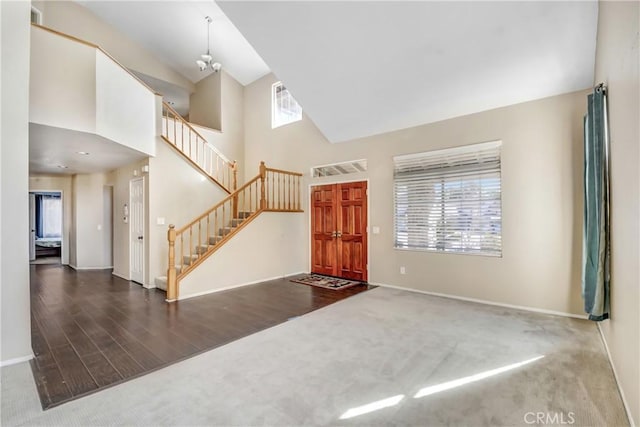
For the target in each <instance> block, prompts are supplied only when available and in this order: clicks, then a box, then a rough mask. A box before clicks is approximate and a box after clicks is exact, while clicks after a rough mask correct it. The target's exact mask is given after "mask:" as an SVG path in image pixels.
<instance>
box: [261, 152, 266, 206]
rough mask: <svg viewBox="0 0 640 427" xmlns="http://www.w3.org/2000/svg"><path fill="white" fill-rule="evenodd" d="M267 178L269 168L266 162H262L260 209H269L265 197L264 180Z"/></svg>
mask: <svg viewBox="0 0 640 427" xmlns="http://www.w3.org/2000/svg"><path fill="white" fill-rule="evenodd" d="M266 177H267V167H266V166H265V165H264V162H260V209H266V208H267V199H266V197H265V194H266V191H265V187H264V180H265V178H266Z"/></svg>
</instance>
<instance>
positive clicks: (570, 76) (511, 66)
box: [218, 1, 598, 142]
mask: <svg viewBox="0 0 640 427" xmlns="http://www.w3.org/2000/svg"><path fill="white" fill-rule="evenodd" d="M218 4H219V5H220V8H221V9H222V10H223V11H224V13H225V14H226V15H227V16H228V17H229V19H230V20H231V22H233V24H234V25H235V26H236V27H237V28H238V29H239V30H240V32H241V33H242V34H243V35H244V37H246V39H247V40H248V41H249V43H251V45H252V46H253V47H254V48H255V50H256V51H257V52H258V54H259V55H260V56H261V57H262V58H263V59H264V60H265V62H266V63H267V64H268V66H269V68H271V70H272V71H273V72H274V73H275V74H276V75H277V76H278V78H279V79H281V80H282V81H283V82H284V84H285V86H287V87H288V89H289V90H290V92H291V93H292V94H293V96H294V97H295V98H296V99H297V100H298V102H299V103H300V104H301V105H302V107H303V109H304V111H305V112H306V113H307V114H308V115H309V117H310V118H311V119H312V120H313V121H314V122H315V124H316V125H317V126H318V128H319V129H320V130H321V131H322V132H323V133H324V135H325V136H326V137H327V138H328V139H329V140H330V141H331V142H340V141H346V140H351V139H353V138H358V137H364V136H368V135H373V134H378V133H382V132H388V131H391V130H396V129H401V128H406V127H411V126H415V125H419V124H423V123H429V122H434V121H439V120H443V119H447V118H451V117H455V116H461V115H465V114H470V113H474V112H478V111H483V110H487V109H492V108H497V107H502V106H506V105H511V104H516V103H520V102H525V101H529V100H533V99H539V98H544V97H548V96H552V95H557V94H561V93H567V92H572V91H576V90H580V89H585V88H587V87H589V86H590V85H592V84H593V73H594V61H595V46H596V29H597V14H598V6H597V2H595V1H580V2H554V1H538V2H499V1H497V2H493V1H492V2H484V1H473V2H455V1H446V2H445V1H443V2H433V1H424V2H359V1H354V2H348V1H347V2H308V1H300V2H273V1H264V2H263V1H256V2H245V1H242V2H235V1H219V2H218ZM531 119H532V120H535V117H532V118H531Z"/></svg>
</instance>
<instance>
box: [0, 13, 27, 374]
mask: <svg viewBox="0 0 640 427" xmlns="http://www.w3.org/2000/svg"><path fill="white" fill-rule="evenodd" d="M29 14H30V7H29V2H7V1H3V2H0V23H1V25H0V39H1V52H2V61H1V66H0V90H1V91H2V95H1V97H2V101H1V102H2V103H1V108H0V111H1V112H0V120H1V126H0V128H1V130H0V143H1V146H0V234H1V236H2V238H1V239H0V324H1V326H0V335H1V338H0V365H2V364H9V363H14V362H17V361H20V360H26V359H28V358H31V357H32V355H33V353H32V350H31V327H30V325H31V324H30V304H29V239H28V235H29V234H28V233H29V182H28V176H29V41H30V31H29Z"/></svg>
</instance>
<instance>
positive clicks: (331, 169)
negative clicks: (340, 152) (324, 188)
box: [311, 159, 367, 178]
mask: <svg viewBox="0 0 640 427" xmlns="http://www.w3.org/2000/svg"><path fill="white" fill-rule="evenodd" d="M366 171H367V160H366V159H363V160H352V161H349V162H342V163H333V164H331V165H322V166H314V167H312V168H311V176H312V177H313V178H319V177H323V176H335V175H349V174H352V173H359V172H366Z"/></svg>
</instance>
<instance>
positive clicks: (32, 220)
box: [29, 193, 36, 261]
mask: <svg viewBox="0 0 640 427" xmlns="http://www.w3.org/2000/svg"><path fill="white" fill-rule="evenodd" d="M35 259H36V195H35V194H33V193H29V261H34V260H35Z"/></svg>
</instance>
